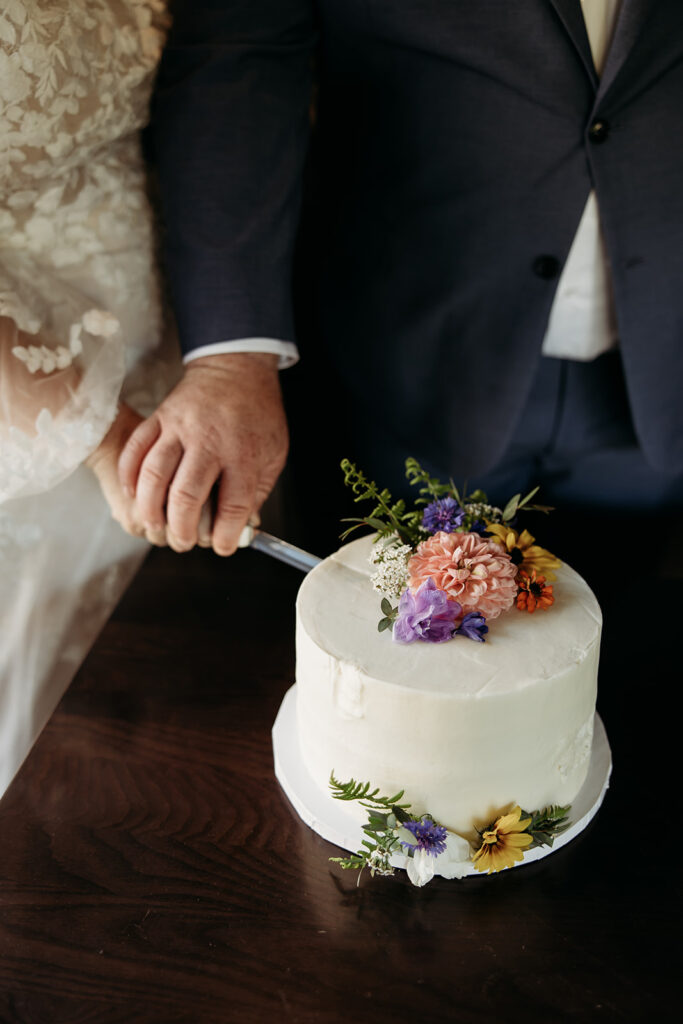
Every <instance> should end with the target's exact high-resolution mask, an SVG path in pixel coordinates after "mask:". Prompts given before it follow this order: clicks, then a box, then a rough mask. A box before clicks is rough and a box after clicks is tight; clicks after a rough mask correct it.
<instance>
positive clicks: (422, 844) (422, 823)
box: [399, 815, 448, 857]
mask: <svg viewBox="0 0 683 1024" xmlns="http://www.w3.org/2000/svg"><path fill="white" fill-rule="evenodd" d="M401 829H402V830H405V831H407V832H409V833H410V834H411V835H412V836H413V837H414V839H415V842H411V841H410V840H409V839H407V838H406V837H405V835H400V836H399V841H400V843H401V846H403V847H404V849H406V850H413V852H417V850H424V851H425V853H428V854H430V855H431V856H432V857H437V856H438V855H439V854H440V853H443V852H444V850H445V849H446V836H447V835H448V829H445V828H444V827H443V825H437V824H436V822H435V821H432V819H431V818H429V817H427V816H426V815H425V816H424V817H422V818H420V820H419V821H403V822H401Z"/></svg>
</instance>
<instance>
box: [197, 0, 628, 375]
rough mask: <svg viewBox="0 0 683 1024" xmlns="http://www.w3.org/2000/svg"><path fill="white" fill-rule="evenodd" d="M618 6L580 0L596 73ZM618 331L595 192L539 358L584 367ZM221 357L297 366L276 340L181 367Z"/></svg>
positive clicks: (231, 348) (218, 347)
mask: <svg viewBox="0 0 683 1024" xmlns="http://www.w3.org/2000/svg"><path fill="white" fill-rule="evenodd" d="M620 3H621V0H581V9H582V11H583V16H584V19H585V22H586V31H587V33H588V39H589V42H590V46H591V53H592V55H593V63H594V64H595V69H596V71H597V73H598V75H600V74H601V73H602V69H603V67H604V64H605V58H606V56H607V51H608V49H609V43H610V40H611V38H612V34H613V31H614V26H615V24H616V20H617V14H618V12H619V6H620ZM616 344H617V326H616V317H615V314H614V302H613V298H612V289H611V284H610V273H609V263H608V260H607V253H606V250H605V243H604V239H603V237H602V230H601V228H600V217H599V214H598V204H597V199H596V196H595V192H593V191H591V193H590V195H589V196H588V201H587V203H586V206H585V209H584V211H583V215H582V217H581V221H580V223H579V226H578V229H577V232H576V235H575V236H574V241H573V242H572V247H571V249H570V251H569V256H568V257H567V262H566V263H565V265H564V269H563V271H562V274H561V276H560V280H559V282H558V285H557V291H556V293H555V299H554V302H553V305H552V308H551V310H550V318H549V320H548V327H547V330H546V333H545V337H544V339H543V348H542V351H543V355H546V356H554V357H556V358H560V359H577V360H582V361H588V360H591V359H595V358H596V356H599V355H601V354H602V353H603V352H607V351H609V350H610V349H612V348H614V347H615V346H616ZM226 352H271V353H273V354H275V355H278V356H279V357H280V361H279V367H280V369H281V370H283V369H286V368H287V367H288V366H292V365H293V364H294V363H296V362H297V360H298V358H299V353H298V350H297V347H296V345H295V344H294V343H293V342H291V341H282V340H279V339H276V338H237V339H234V340H230V341H219V342H216V343H214V344H212V345H202V346H201V347H200V348H196V349H194V351H192V352H189V353H188V354H187V355H186V356H185V359H184V362H185V363H188V362H190V360H192V359H198V358H200V357H201V356H208V355H220V354H222V353H226Z"/></svg>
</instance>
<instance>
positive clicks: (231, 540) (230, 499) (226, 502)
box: [212, 473, 256, 555]
mask: <svg viewBox="0 0 683 1024" xmlns="http://www.w3.org/2000/svg"><path fill="white" fill-rule="evenodd" d="M255 489H256V488H255V486H254V485H253V484H252V483H251V481H249V480H245V479H243V478H239V477H235V476H231V477H229V476H228V474H227V473H224V474H223V477H222V478H221V484H220V488H219V491H218V508H217V510H216V517H215V520H214V524H213V534H212V539H213V550H214V551H215V552H216V554H217V555H231V554H232V553H233V551H235V550H236V549H237V545H238V543H239V539H240V534H241V532H242V530H243V529H244V527H245V526H246V525H247V523H248V522H249V517H250V515H251V512H252V508H253V503H254V492H255Z"/></svg>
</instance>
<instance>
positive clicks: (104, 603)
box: [0, 0, 179, 792]
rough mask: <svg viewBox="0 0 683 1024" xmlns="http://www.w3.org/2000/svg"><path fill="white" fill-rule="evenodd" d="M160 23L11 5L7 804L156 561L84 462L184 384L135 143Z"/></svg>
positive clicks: (3, 213) (3, 224) (160, 38)
mask: <svg viewBox="0 0 683 1024" xmlns="http://www.w3.org/2000/svg"><path fill="white" fill-rule="evenodd" d="M167 27H168V16H167V13H166V4H165V3H162V2H161V0H50V2H49V3H48V2H46V0H3V3H2V4H1V5H0V620H2V622H3V628H4V630H5V642H4V643H3V645H2V649H1V650H0V792H1V791H2V788H3V787H4V785H5V784H6V783H7V782H8V781H9V779H10V778H11V775H12V773H13V772H14V771H15V770H16V767H17V766H18V764H19V763H20V762H21V760H22V759H23V757H24V756H25V755H26V753H27V751H28V749H29V747H30V744H31V742H32V741H33V739H34V737H35V734H36V731H37V730H38V729H39V728H40V727H41V725H42V724H43V723H44V721H45V720H46V717H47V716H48V715H49V714H50V712H51V710H52V708H53V707H54V704H55V703H56V701H57V700H58V699H59V697H60V696H61V693H62V691H63V689H64V687H65V686H66V685H67V684H68V682H69V679H70V677H71V676H72V675H73V672H74V671H75V669H76V667H77V666H78V664H79V663H80V660H81V659H82V657H83V656H84V655H85V653H86V651H87V650H88V647H89V645H90V644H91V643H92V641H93V639H94V636H95V635H96V632H97V629H98V628H99V627H100V626H101V625H102V623H103V622H104V620H105V618H106V615H107V614H108V613H109V611H110V610H111V607H112V606H113V604H114V603H115V601H116V600H117V598H118V596H119V594H120V593H121V589H122V587H123V586H124V585H125V583H126V582H127V580H128V579H129V578H130V575H131V573H132V572H133V570H134V568H135V566H136V565H137V564H138V562H139V560H140V558H141V557H142V556H143V554H144V552H145V550H146V548H145V545H144V544H142V543H141V542H140V541H139V540H135V539H133V538H131V537H128V536H127V535H125V534H123V532H122V531H121V530H120V528H119V527H118V526H117V525H116V524H115V523H114V522H113V521H112V519H111V516H110V513H109V509H108V507H107V506H106V503H105V502H104V499H103V498H102V496H101V494H100V492H99V488H98V486H97V484H96V482H95V480H94V477H93V476H92V474H90V473H89V472H88V471H87V470H86V469H85V468H79V464H80V463H81V462H82V460H83V458H84V457H85V456H86V455H87V454H89V453H90V452H91V451H92V450H93V449H94V448H95V447H96V446H97V444H98V443H99V441H100V439H101V438H102V436H103V434H104V433H105V431H106V429H107V427H108V425H109V423H110V422H111V421H112V419H113V418H114V415H115V413H116V406H117V402H118V400H119V398H120V397H122V398H123V399H124V400H127V401H130V402H131V403H132V404H134V405H135V406H136V407H137V408H138V410H139V411H140V412H142V413H143V414H146V413H148V412H149V411H151V408H152V407H153V406H154V405H155V404H156V403H157V402H158V401H159V400H160V398H161V397H162V395H163V394H164V393H165V391H167V390H168V388H169V386H170V384H171V383H172V381H173V380H174V378H175V376H176V375H177V372H178V365H179V359H178V355H177V354H176V351H175V348H174V347H173V345H172V342H170V340H169V339H167V338H166V337H164V332H163V331H162V325H163V320H162V313H161V303H160V299H159V286H158V282H157V276H156V271H155V238H154V232H153V222H152V216H151V212H150V207H149V203H148V199H147V193H146V180H145V173H144V167H143V162H142V157H141V152H140V144H139V129H140V128H141V127H142V126H143V125H144V124H145V123H146V121H147V118H148V106H149V98H150V93H151V89H152V85H153V81H154V75H155V71H156V67H157V64H158V60H159V56H160V53H161V48H162V46H163V43H164V38H165V32H166V30H167ZM17 382H18V383H17ZM53 383H54V384H55V385H56V386H57V390H58V394H59V401H58V402H57V401H56V400H55V398H54V394H53V393H51V392H50V388H51V386H52V384H53ZM14 385H16V386H14ZM32 389H35V390H32ZM27 396H28V399H29V400H28V401H27ZM46 396H49V400H48V397H46ZM27 408H28V409H29V414H28V415H27ZM67 477H68V479H66V478H67ZM84 609H87V610H88V614H87V615H86V614H85V613H84Z"/></svg>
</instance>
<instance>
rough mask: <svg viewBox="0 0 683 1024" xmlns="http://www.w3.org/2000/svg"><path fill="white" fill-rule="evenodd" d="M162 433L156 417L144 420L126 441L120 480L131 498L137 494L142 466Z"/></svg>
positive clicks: (120, 462)
mask: <svg viewBox="0 0 683 1024" xmlns="http://www.w3.org/2000/svg"><path fill="white" fill-rule="evenodd" d="M160 433H161V424H160V422H159V420H158V419H157V417H156V416H150V417H149V419H147V420H143V421H142V423H141V424H140V426H139V427H136V428H135V430H134V431H133V433H132V434H131V435H130V437H129V438H128V440H127V441H126V443H125V445H124V447H123V450H122V452H121V454H120V456H119V464H118V470H119V480H120V482H121V486H122V487H123V490H124V492H125V493H126V494H127V495H128V497H129V498H132V497H133V495H134V494H135V488H136V486H137V482H138V474H139V472H140V466H141V465H142V462H143V459H144V458H145V456H146V454H147V452H148V451H149V449H150V448H151V447H152V445H153V444H154V443H155V442H156V440H157V438H158V437H159V435H160Z"/></svg>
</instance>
